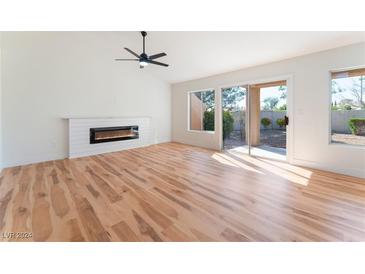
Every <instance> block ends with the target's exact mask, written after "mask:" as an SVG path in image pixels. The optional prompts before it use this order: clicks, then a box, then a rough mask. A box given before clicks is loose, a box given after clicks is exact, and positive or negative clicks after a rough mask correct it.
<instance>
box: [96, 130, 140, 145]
mask: <svg viewBox="0 0 365 274" xmlns="http://www.w3.org/2000/svg"><path fill="white" fill-rule="evenodd" d="M138 138H139V134H138V126H123V127H99V128H90V144H98V143H105V142H115V141H122V140H130V139H138Z"/></svg>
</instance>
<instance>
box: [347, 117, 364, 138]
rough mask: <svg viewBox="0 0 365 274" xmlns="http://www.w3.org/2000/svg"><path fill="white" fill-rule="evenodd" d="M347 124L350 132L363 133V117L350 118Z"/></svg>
mask: <svg viewBox="0 0 365 274" xmlns="http://www.w3.org/2000/svg"><path fill="white" fill-rule="evenodd" d="M348 124H349V128H350V130H351V132H352V134H354V135H365V118H352V119H350V120H349V123H348Z"/></svg>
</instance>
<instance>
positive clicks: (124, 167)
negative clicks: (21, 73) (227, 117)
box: [0, 143, 365, 241]
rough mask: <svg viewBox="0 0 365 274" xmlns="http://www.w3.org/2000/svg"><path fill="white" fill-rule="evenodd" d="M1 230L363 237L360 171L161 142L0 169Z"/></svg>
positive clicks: (60, 235) (75, 236)
mask: <svg viewBox="0 0 365 274" xmlns="http://www.w3.org/2000/svg"><path fill="white" fill-rule="evenodd" d="M10 232H14V233H15V232H27V233H31V235H30V234H22V233H17V234H9V233H10ZM0 233H1V234H0V237H1V239H0V241H364V240H365V180H363V179H360V178H355V177H349V176H344V175H339V174H335V173H330V172H324V171H318V170H312V169H308V168H302V167H296V166H292V165H289V164H286V163H281V162H275V161H270V160H264V159H258V158H251V157H248V156H246V155H244V154H240V153H239V152H231V153H229V152H225V153H220V152H216V151H211V150H206V149H202V148H198V147H192V146H187V145H182V144H177V143H167V144H160V145H154V146H150V147H146V148H138V149H133V150H126V151H121V152H115V153H109V154H104V155H98V156H92V157H85V158H78V159H72V160H69V159H65V160H59V161H50V162H45V163H40V164H32V165H26V166H20V167H14V168H8V169H5V170H3V172H2V174H1V179H0ZM24 235H26V236H24Z"/></svg>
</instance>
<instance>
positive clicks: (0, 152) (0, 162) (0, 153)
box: [0, 33, 3, 172]
mask: <svg viewBox="0 0 365 274" xmlns="http://www.w3.org/2000/svg"><path fill="white" fill-rule="evenodd" d="M2 129H3V126H2V82H1V33H0V172H1V170H2V168H3V142H2V134H3V132H2Z"/></svg>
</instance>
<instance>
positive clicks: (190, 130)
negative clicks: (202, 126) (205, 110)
mask: <svg viewBox="0 0 365 274" xmlns="http://www.w3.org/2000/svg"><path fill="white" fill-rule="evenodd" d="M205 91H213V92H214V110H216V107H217V103H216V102H217V100H216V99H217V93H216V90H215V89H214V88H204V89H198V90H191V91H188V92H187V95H188V96H187V100H188V102H187V106H188V115H187V118H188V122H187V131H188V132H192V133H204V134H215V131H216V112H215V113H214V130H196V129H191V128H190V122H191V111H190V102H191V100H190V96H191V94H192V93H197V92H205Z"/></svg>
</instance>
